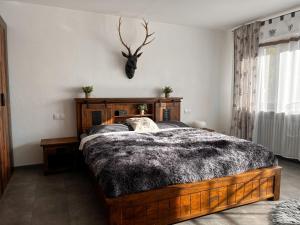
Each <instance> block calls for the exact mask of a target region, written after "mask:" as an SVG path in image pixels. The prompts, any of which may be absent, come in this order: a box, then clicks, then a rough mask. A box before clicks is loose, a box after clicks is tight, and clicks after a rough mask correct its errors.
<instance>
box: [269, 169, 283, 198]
mask: <svg viewBox="0 0 300 225" xmlns="http://www.w3.org/2000/svg"><path fill="white" fill-rule="evenodd" d="M280 180H281V169H279V170H277V171H276V174H275V176H274V189H273V190H274V197H272V198H271V200H272V201H278V200H279V198H280Z"/></svg>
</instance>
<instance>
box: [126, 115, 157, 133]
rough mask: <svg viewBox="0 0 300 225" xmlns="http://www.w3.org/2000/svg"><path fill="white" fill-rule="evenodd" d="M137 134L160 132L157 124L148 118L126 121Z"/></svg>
mask: <svg viewBox="0 0 300 225" xmlns="http://www.w3.org/2000/svg"><path fill="white" fill-rule="evenodd" d="M126 123H128V124H129V125H130V126H131V127H132V128H133V130H134V131H136V132H153V131H159V128H158V126H157V125H156V123H155V122H154V121H153V120H151V119H150V118H148V117H139V118H129V119H127V120H126Z"/></svg>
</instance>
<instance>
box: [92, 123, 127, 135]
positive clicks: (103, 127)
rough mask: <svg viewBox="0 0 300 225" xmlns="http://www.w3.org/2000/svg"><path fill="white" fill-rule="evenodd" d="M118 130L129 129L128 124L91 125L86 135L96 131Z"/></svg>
mask: <svg viewBox="0 0 300 225" xmlns="http://www.w3.org/2000/svg"><path fill="white" fill-rule="evenodd" d="M119 131H129V128H128V126H126V125H124V124H117V123H115V124H106V125H97V126H93V127H92V128H91V129H90V130H89V132H88V135H92V134H97V133H108V132H119Z"/></svg>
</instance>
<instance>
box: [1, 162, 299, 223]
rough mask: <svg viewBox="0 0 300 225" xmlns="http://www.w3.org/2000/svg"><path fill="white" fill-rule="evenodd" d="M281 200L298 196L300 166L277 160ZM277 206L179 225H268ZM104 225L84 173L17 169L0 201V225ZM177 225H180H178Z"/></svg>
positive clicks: (251, 207) (240, 210)
mask: <svg viewBox="0 0 300 225" xmlns="http://www.w3.org/2000/svg"><path fill="white" fill-rule="evenodd" d="M280 165H281V166H283V169H284V170H283V174H282V192H281V199H288V198H294V197H296V196H299V195H300V163H295V162H291V161H287V160H280ZM274 204H276V202H272V201H264V202H259V203H255V204H251V205H247V206H243V207H239V208H235V209H231V210H227V211H224V212H221V213H216V214H212V215H209V216H205V217H201V218H198V219H194V220H190V221H186V222H183V223H180V225H238V224H241V225H243V224H245V225H249V224H256V225H258V224H261V225H263V224H270V218H269V216H270V210H271V208H272V206H273V205H274ZM29 224H30V225H106V222H105V217H104V209H103V206H102V205H101V204H100V203H99V200H98V199H97V196H96V193H95V190H94V188H93V185H92V182H91V180H90V178H89V177H88V176H87V175H86V174H85V173H83V172H69V173H62V174H57V175H49V176H44V175H43V173H42V168H41V167H28V168H17V169H15V172H14V174H13V176H12V178H11V180H10V183H9V185H8V187H7V189H6V191H5V193H4V195H3V197H2V199H1V201H0V225H29ZM178 225H179V224H178Z"/></svg>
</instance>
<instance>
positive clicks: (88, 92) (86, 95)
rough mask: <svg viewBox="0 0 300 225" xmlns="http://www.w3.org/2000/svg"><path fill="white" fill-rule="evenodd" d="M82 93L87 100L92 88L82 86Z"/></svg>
mask: <svg viewBox="0 0 300 225" xmlns="http://www.w3.org/2000/svg"><path fill="white" fill-rule="evenodd" d="M82 91H83V92H84V94H85V97H86V98H89V97H90V96H91V93H92V92H93V86H84V87H82Z"/></svg>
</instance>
